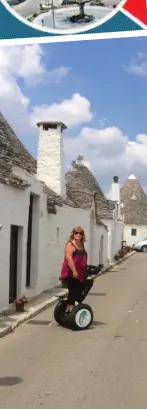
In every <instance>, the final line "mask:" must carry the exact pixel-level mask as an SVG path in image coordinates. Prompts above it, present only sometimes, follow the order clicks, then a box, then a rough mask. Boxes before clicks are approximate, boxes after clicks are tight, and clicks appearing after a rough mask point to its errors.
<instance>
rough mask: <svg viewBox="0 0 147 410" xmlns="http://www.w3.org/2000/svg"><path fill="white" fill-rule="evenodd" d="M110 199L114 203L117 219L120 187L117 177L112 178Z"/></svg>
mask: <svg viewBox="0 0 147 410" xmlns="http://www.w3.org/2000/svg"><path fill="white" fill-rule="evenodd" d="M110 199H111V201H116V203H117V210H118V217H120V185H119V178H118V177H117V176H114V177H113V183H112V185H111V195H110Z"/></svg>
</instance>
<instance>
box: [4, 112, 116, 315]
mask: <svg viewBox="0 0 147 410" xmlns="http://www.w3.org/2000/svg"><path fill="white" fill-rule="evenodd" d="M65 128H66V127H65V126H64V124H62V123H61V122H51V121H50V122H43V123H39V124H38V129H39V147H38V158H37V161H36V160H35V159H34V158H33V157H32V156H31V155H30V154H29V152H28V151H27V150H26V149H25V147H24V146H23V144H22V143H21V142H20V141H19V140H18V138H17V137H16V135H15V134H14V132H13V130H12V129H11V128H10V126H9V125H8V123H7V121H6V120H5V119H4V117H3V116H2V115H1V114H0V277H1V287H0V309H2V308H3V307H7V306H8V305H9V304H10V303H12V302H13V301H14V299H15V297H19V296H20V295H22V294H25V295H26V296H28V297H32V296H33V295H36V294H39V293H41V292H42V291H44V290H47V289H49V288H51V287H54V286H56V285H58V284H59V282H58V278H59V275H60V270H61V263H62V260H63V252H64V245H65V242H66V241H67V239H68V235H69V233H70V231H71V230H72V229H73V227H74V226H76V225H80V226H82V227H83V228H84V230H85V232H86V236H87V242H86V248H87V251H88V256H89V262H90V263H91V264H97V265H98V264H103V265H104V266H105V265H106V264H107V261H108V259H109V260H110V261H111V260H112V259H113V256H114V254H115V253H116V252H117V251H118V250H119V249H120V246H121V235H122V226H121V227H120V221H119V215H118V206H117V202H116V200H115V198H114V201H108V200H107V199H106V197H105V196H104V194H103V192H102V190H101V189H100V187H99V185H98V183H97V181H96V180H95V178H94V176H93V175H92V174H91V172H90V171H89V170H88V168H86V167H85V166H84V165H83V164H82V158H81V157H78V159H77V161H75V162H73V164H72V167H71V169H70V170H69V172H68V173H67V175H66V176H65V173H64V153H63V136H62V134H63V130H64V129H65Z"/></svg>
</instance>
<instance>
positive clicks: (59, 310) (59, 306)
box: [54, 300, 67, 325]
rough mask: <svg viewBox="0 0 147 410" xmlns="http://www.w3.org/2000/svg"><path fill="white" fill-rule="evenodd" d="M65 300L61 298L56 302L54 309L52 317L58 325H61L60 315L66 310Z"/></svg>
mask: <svg viewBox="0 0 147 410" xmlns="http://www.w3.org/2000/svg"><path fill="white" fill-rule="evenodd" d="M66 306H67V300H61V301H59V302H58V303H57V305H56V307H55V309H54V319H55V320H56V322H57V323H58V324H59V325H62V317H63V315H64V312H65V310H66Z"/></svg>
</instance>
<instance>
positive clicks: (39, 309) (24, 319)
mask: <svg viewBox="0 0 147 410" xmlns="http://www.w3.org/2000/svg"><path fill="white" fill-rule="evenodd" d="M66 293H67V291H64V292H63V291H61V292H59V293H58V294H57V295H56V296H52V297H51V298H50V299H48V300H47V301H45V302H43V303H40V304H39V305H37V306H36V307H34V308H32V311H30V312H25V313H24V314H23V315H21V317H20V318H18V319H16V321H15V315H12V316H11V315H10V316H9V318H10V320H11V317H12V318H14V322H13V323H12V324H11V325H6V327H5V328H4V329H2V330H0V338H2V337H4V336H6V335H8V334H9V333H12V332H14V330H15V329H16V328H17V327H18V326H20V325H21V324H23V323H25V322H28V320H30V319H32V318H33V317H35V316H37V315H38V314H39V313H41V312H43V311H44V310H46V309H47V308H48V307H50V306H52V305H54V304H55V303H56V301H57V300H58V298H59V296H64V295H66ZM8 322H9V319H8Z"/></svg>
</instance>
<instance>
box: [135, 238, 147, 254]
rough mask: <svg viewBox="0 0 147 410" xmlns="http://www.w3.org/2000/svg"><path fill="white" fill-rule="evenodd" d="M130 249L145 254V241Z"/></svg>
mask: <svg viewBox="0 0 147 410" xmlns="http://www.w3.org/2000/svg"><path fill="white" fill-rule="evenodd" d="M132 248H133V249H134V250H135V251H138V252H147V239H144V241H140V242H137V243H135V244H134V245H133V246H132Z"/></svg>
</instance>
